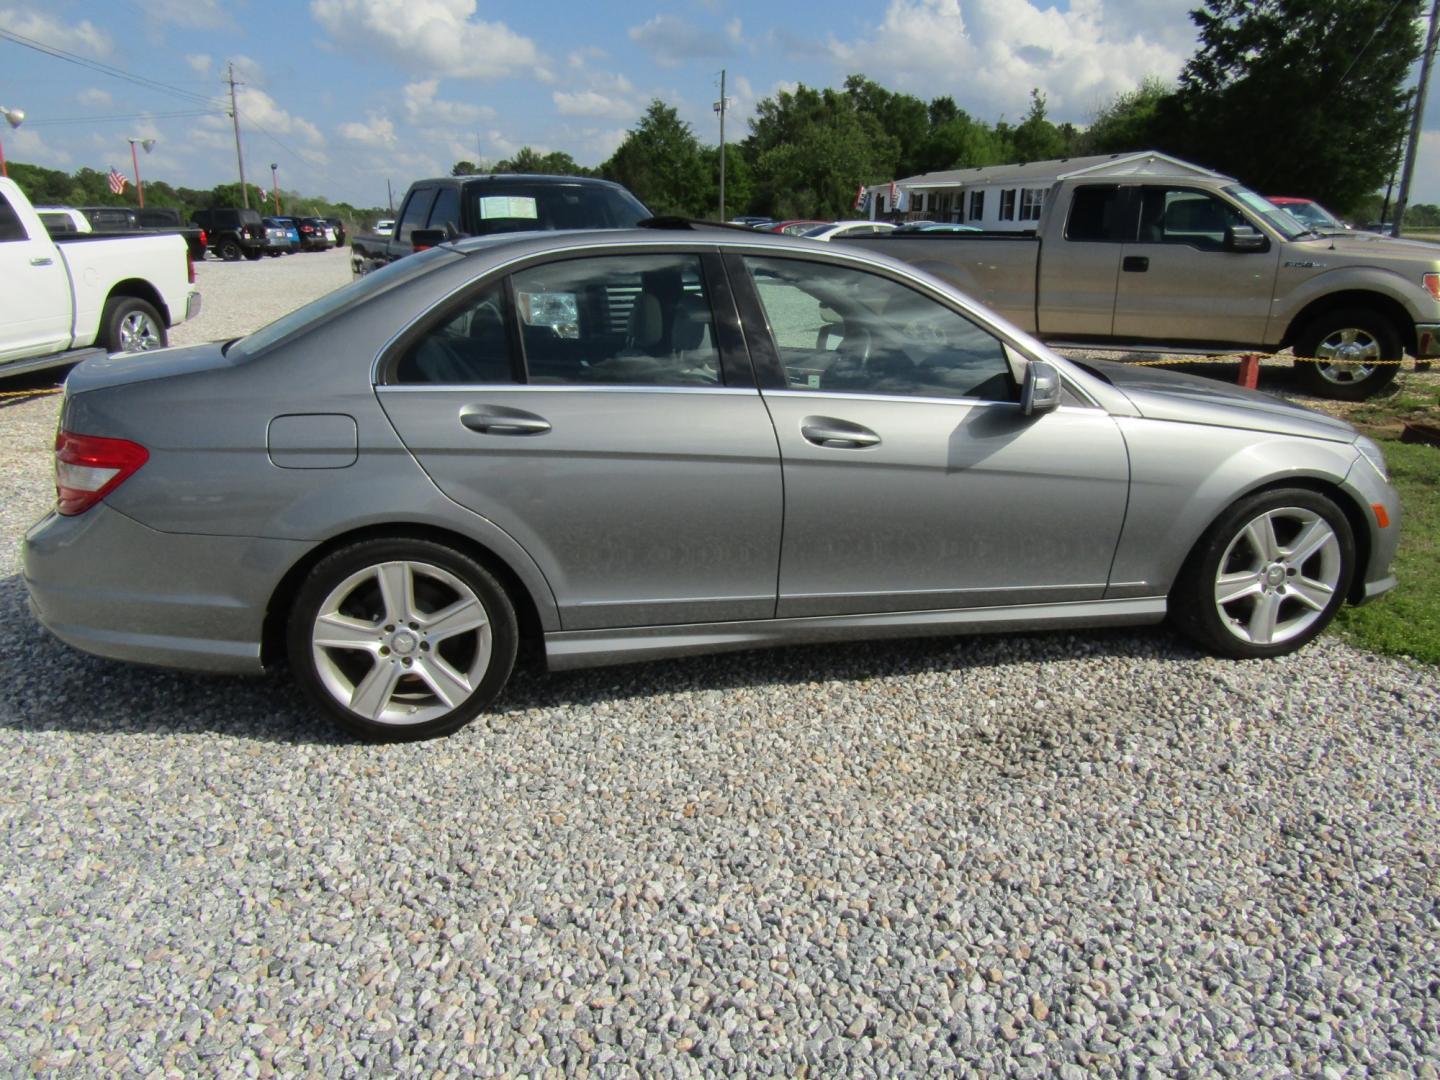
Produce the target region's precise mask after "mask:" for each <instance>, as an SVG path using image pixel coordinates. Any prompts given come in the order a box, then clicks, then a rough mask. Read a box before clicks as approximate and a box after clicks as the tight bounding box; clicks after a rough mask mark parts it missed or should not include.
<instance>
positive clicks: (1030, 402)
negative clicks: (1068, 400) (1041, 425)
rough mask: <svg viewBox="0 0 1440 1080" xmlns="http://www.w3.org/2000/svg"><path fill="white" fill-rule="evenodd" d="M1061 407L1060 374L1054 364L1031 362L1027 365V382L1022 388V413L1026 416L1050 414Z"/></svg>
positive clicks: (1038, 361)
mask: <svg viewBox="0 0 1440 1080" xmlns="http://www.w3.org/2000/svg"><path fill="white" fill-rule="evenodd" d="M1059 405H1060V372H1058V371H1056V370H1055V365H1054V364H1047V363H1046V362H1045V361H1044V360H1031V361H1030V362H1029V363H1028V364H1026V365H1025V382H1024V385H1023V386H1021V388H1020V411H1021V412H1022V413H1024V414H1025V415H1026V416H1034V415H1036V414H1037V413H1044V412H1049V411H1050V410H1051V409H1055V408H1058V407H1059Z"/></svg>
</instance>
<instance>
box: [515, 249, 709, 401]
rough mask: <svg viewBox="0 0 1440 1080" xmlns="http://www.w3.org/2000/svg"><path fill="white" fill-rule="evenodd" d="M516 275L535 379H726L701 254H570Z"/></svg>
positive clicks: (654, 382)
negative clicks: (586, 256)
mask: <svg viewBox="0 0 1440 1080" xmlns="http://www.w3.org/2000/svg"><path fill="white" fill-rule="evenodd" d="M513 282H514V290H515V304H516V308H517V314H518V316H519V322H520V335H521V339H522V341H523V342H524V346H525V368H526V372H527V374H528V377H529V381H530V382H532V383H541V384H544V383H565V384H576V385H590V384H609V385H630V386H716V385H719V384H720V383H721V381H722V376H721V369H720V350H719V348H718V347H717V345H716V337H715V324H714V320H713V318H712V316H711V312H710V296H709V293H708V291H707V289H706V288H705V275H704V272H703V270H702V267H701V263H700V258H699V256H697V255H617V256H605V257H600V258H592V259H570V260H566V261H563V262H555V263H547V264H545V265H543V266H536V267H532V268H530V269H528V270H522V271H520V272H519V273H517V274H516V275H515V276H514V279H513Z"/></svg>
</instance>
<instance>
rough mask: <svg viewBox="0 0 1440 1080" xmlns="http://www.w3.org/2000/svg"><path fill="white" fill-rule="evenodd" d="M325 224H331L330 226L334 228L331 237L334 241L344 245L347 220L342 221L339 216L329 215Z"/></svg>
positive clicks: (338, 245) (336, 243) (340, 245)
mask: <svg viewBox="0 0 1440 1080" xmlns="http://www.w3.org/2000/svg"><path fill="white" fill-rule="evenodd" d="M325 224H326V225H329V226H330V228H331V229H332V230H334V235H333V236H332V237H331V238H330V239H331V240H332V241H333V242H334V244H335V246H336V247H344V246H345V222H343V221H341V220H340V219H339V218H338V217H327V218H326V219H325Z"/></svg>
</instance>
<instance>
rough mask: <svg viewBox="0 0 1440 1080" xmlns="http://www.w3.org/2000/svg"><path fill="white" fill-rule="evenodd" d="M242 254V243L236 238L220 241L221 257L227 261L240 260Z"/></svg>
mask: <svg viewBox="0 0 1440 1080" xmlns="http://www.w3.org/2000/svg"><path fill="white" fill-rule="evenodd" d="M240 254H241V252H240V245H239V244H238V243H236V242H235V241H234V240H221V241H220V258H222V259H224V260H225V261H226V262H239V261H240Z"/></svg>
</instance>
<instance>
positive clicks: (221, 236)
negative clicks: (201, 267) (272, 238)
mask: <svg viewBox="0 0 1440 1080" xmlns="http://www.w3.org/2000/svg"><path fill="white" fill-rule="evenodd" d="M190 220H191V221H192V222H193V223H194V224H196V225H199V226H200V227H201V228H202V229H204V230H205V232H206V235H207V236H209V238H210V246H211V247H212V248H214V249H215V254H217V255H219V256H220V258H222V259H224V260H225V261H226V262H235V261H236V260H238V259H240V258H241V257H244V258H246V259H249V260H251V261H252V262H253V261H254V260H256V259H258V258H260V257H261V256H262V255H264V254H265V222H264V221H263V220H262V219H261V217H260V212H259V211H258V210H249V209H243V208H240V207H234V206H225V207H218V208H216V209H213V210H196V211H195V212H194V213H193V214H191V215H190Z"/></svg>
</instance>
